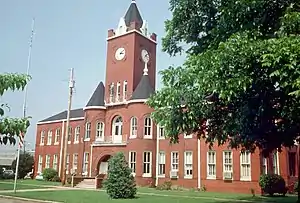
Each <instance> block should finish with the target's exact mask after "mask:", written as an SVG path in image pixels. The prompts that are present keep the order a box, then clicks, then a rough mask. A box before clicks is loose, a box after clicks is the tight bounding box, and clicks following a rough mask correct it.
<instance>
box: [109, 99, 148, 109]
mask: <svg viewBox="0 0 300 203" xmlns="http://www.w3.org/2000/svg"><path fill="white" fill-rule="evenodd" d="M146 102H147V99H132V100H126V101H121V102H109V103H106V104H105V106H107V107H109V106H118V105H127V104H132V103H146Z"/></svg>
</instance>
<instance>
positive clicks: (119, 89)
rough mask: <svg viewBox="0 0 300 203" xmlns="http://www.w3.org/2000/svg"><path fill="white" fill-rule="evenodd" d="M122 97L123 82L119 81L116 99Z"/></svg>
mask: <svg viewBox="0 0 300 203" xmlns="http://www.w3.org/2000/svg"><path fill="white" fill-rule="evenodd" d="M120 98H121V83H120V82H118V83H117V92H116V100H117V101H120Z"/></svg>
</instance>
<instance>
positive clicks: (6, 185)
mask: <svg viewBox="0 0 300 203" xmlns="http://www.w3.org/2000/svg"><path fill="white" fill-rule="evenodd" d="M38 188H40V187H39V186H34V185H22V184H17V190H22V189H38ZM13 189H14V184H12V183H3V182H1V183H0V191H1V190H13Z"/></svg>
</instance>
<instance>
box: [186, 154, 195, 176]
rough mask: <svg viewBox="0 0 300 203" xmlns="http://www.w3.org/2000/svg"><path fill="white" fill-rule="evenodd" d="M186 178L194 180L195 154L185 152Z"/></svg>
mask: <svg viewBox="0 0 300 203" xmlns="http://www.w3.org/2000/svg"><path fill="white" fill-rule="evenodd" d="M184 178H193V152H191V151H186V152H184Z"/></svg>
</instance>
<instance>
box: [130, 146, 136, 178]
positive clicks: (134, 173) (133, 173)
mask: <svg viewBox="0 0 300 203" xmlns="http://www.w3.org/2000/svg"><path fill="white" fill-rule="evenodd" d="M131 153H133V154H134V155H135V157H134V158H135V159H134V161H133V162H131V158H132V157H131ZM136 158H137V153H136V151H129V153H128V165H129V168H130V169H131V174H132V175H133V176H135V175H136ZM131 164H134V172H132V168H131Z"/></svg>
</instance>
